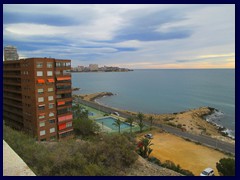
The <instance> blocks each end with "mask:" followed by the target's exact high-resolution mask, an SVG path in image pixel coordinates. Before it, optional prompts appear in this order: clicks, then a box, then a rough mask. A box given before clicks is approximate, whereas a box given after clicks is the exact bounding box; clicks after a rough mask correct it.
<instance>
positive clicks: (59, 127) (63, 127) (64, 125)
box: [58, 123, 66, 130]
mask: <svg viewBox="0 0 240 180" xmlns="http://www.w3.org/2000/svg"><path fill="white" fill-rule="evenodd" d="M65 128H66V123H64V124H60V125H58V129H59V130H62V129H65Z"/></svg>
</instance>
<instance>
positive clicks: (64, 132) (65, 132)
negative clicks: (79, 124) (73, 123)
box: [58, 129, 73, 134]
mask: <svg viewBox="0 0 240 180" xmlns="http://www.w3.org/2000/svg"><path fill="white" fill-rule="evenodd" d="M70 131H73V129H69V130H67V131H63V132H59V133H58V134H63V133H67V132H70Z"/></svg>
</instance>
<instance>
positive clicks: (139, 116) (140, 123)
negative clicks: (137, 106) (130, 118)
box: [137, 112, 144, 132]
mask: <svg viewBox="0 0 240 180" xmlns="http://www.w3.org/2000/svg"><path fill="white" fill-rule="evenodd" d="M137 118H138V126H139V128H140V132H142V129H143V127H144V123H143V118H144V114H143V113H140V112H139V113H138V114H137Z"/></svg>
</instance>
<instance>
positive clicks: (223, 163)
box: [216, 158, 235, 176]
mask: <svg viewBox="0 0 240 180" xmlns="http://www.w3.org/2000/svg"><path fill="white" fill-rule="evenodd" d="M216 168H217V170H218V172H219V174H220V175H222V176H235V159H232V158H222V159H220V160H219V162H217V163H216Z"/></svg>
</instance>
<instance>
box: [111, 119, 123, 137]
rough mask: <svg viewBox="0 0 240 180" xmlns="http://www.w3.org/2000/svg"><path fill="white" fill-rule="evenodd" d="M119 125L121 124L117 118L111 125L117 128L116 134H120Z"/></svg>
mask: <svg viewBox="0 0 240 180" xmlns="http://www.w3.org/2000/svg"><path fill="white" fill-rule="evenodd" d="M121 124H122V121H121V120H120V119H119V118H118V119H116V120H115V122H114V123H113V125H114V126H116V127H117V128H118V133H119V134H120V131H121Z"/></svg>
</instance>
